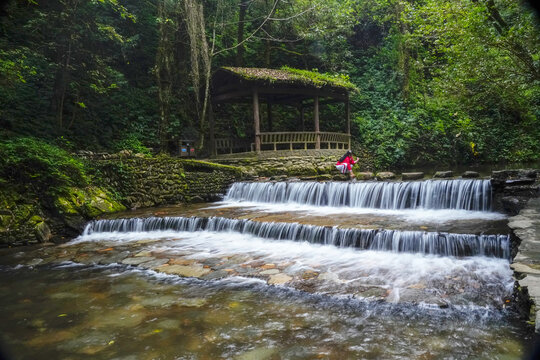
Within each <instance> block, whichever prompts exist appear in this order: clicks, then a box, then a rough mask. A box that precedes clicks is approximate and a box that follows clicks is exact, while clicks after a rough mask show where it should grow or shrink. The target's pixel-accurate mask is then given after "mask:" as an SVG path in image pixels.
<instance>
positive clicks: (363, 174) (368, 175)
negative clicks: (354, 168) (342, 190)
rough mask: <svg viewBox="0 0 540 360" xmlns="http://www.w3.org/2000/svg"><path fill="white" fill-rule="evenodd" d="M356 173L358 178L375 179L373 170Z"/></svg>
mask: <svg viewBox="0 0 540 360" xmlns="http://www.w3.org/2000/svg"><path fill="white" fill-rule="evenodd" d="M354 175H356V179H357V180H373V179H374V178H375V175H373V173H372V172H371V171H365V172H359V173H354Z"/></svg>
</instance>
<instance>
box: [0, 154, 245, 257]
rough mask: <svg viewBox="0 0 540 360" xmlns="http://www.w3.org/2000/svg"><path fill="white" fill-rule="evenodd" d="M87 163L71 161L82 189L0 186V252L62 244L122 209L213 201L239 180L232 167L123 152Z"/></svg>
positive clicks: (83, 159) (237, 171) (239, 174)
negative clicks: (80, 172) (78, 169)
mask: <svg viewBox="0 0 540 360" xmlns="http://www.w3.org/2000/svg"><path fill="white" fill-rule="evenodd" d="M89 160H91V159H90V158H87V157H84V156H83V157H79V158H78V159H77V160H74V161H78V162H81V164H84V165H77V166H79V167H81V168H82V167H83V166H84V172H85V173H83V175H84V177H85V180H86V181H85V182H84V183H80V184H74V185H72V186H66V185H64V186H61V187H58V189H50V188H45V189H42V188H41V187H37V186H32V183H31V182H30V183H29V184H16V183H10V182H2V183H0V207H1V210H0V246H2V247H6V246H21V245H32V244H37V243H44V242H49V241H52V242H55V243H62V242H65V241H68V240H70V239H72V238H73V237H75V236H77V235H79V234H80V233H81V231H82V229H83V227H84V225H85V224H86V223H87V222H88V221H90V220H92V219H95V218H97V217H101V216H104V215H106V214H111V213H114V212H118V211H124V210H127V209H136V208H140V207H153V206H160V205H165V204H178V203H191V202H203V201H215V200H217V199H219V197H220V196H222V195H223V194H224V193H225V191H226V190H227V188H228V186H229V185H230V184H231V183H232V182H234V181H238V180H241V179H243V178H245V174H244V172H243V171H242V170H241V169H239V168H236V167H233V166H227V165H220V164H213V163H208V162H204V161H197V160H185V159H178V158H171V157H168V156H157V157H144V156H142V155H139V154H131V153H129V152H124V153H119V154H113V155H110V156H109V157H107V158H106V159H101V160H93V159H92V161H89ZM60 176H66V175H64V174H61V173H60ZM53 190H54V191H53Z"/></svg>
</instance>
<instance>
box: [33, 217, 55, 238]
mask: <svg viewBox="0 0 540 360" xmlns="http://www.w3.org/2000/svg"><path fill="white" fill-rule="evenodd" d="M34 229H35V234H36V238H37V239H38V241H39V242H47V241H49V240H50V239H51V237H52V233H51V229H50V228H49V226H48V225H47V224H46V223H45V221H42V222H39V223H37V224H36V226H35V228H34Z"/></svg>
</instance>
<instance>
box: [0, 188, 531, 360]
mask: <svg viewBox="0 0 540 360" xmlns="http://www.w3.org/2000/svg"><path fill="white" fill-rule="evenodd" d="M490 192H491V189H490V184H489V181H484V180H454V181H448V180H440V181H424V182H412V183H391V182H388V183H385V182H379V183H331V182H330V183H314V182H298V183H237V184H234V185H233V186H232V187H231V189H230V190H229V193H228V194H227V196H226V197H225V199H224V201H223V202H220V203H216V204H206V205H204V206H202V207H201V206H193V207H184V206H182V207H169V208H160V209H145V210H141V211H137V212H130V213H125V214H119V215H116V216H115V218H110V219H102V220H97V221H92V222H90V223H89V224H88V225H87V226H86V228H85V230H84V232H83V233H82V234H81V235H80V236H79V237H77V238H76V239H73V240H72V241H71V242H69V243H67V244H64V245H61V246H50V247H37V248H34V249H27V250H25V251H24V252H23V251H20V249H6V250H3V251H2V252H0V278H1V281H0V299H1V300H0V301H1V303H2V306H1V307H0V309H1V310H0V313H1V315H2V319H3V320H4V321H2V322H0V332H1V333H2V334H3V342H4V348H5V349H6V351H7V352H8V353H9V354H8V355H11V356H12V357H13V358H16V359H35V358H47V359H48V358H62V359H84V358H92V359H217V358H226V359H229V358H236V359H313V358H323V359H337V358H340V359H363V358H373V359H378V358H388V359H410V358H413V359H435V358H437V359H438V358H458V359H459V358H484V359H496V358H499V359H519V358H521V357H522V356H523V354H524V352H525V349H526V347H527V344H528V343H529V342H530V341H531V340H530V334H529V332H528V329H527V328H526V326H525V324H524V323H523V322H521V321H519V320H517V316H516V314H515V313H513V312H512V310H510V307H508V305H511V304H512V298H511V295H512V288H513V279H512V271H511V269H510V267H509V261H510V239H509V237H508V233H507V232H508V230H507V229H506V227H505V216H504V215H502V214H498V213H495V212H493V211H491V210H490V207H491V194H490Z"/></svg>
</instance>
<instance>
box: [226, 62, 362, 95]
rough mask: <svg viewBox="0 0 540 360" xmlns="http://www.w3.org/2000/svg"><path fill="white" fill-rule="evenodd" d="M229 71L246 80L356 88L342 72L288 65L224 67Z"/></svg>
mask: <svg viewBox="0 0 540 360" xmlns="http://www.w3.org/2000/svg"><path fill="white" fill-rule="evenodd" d="M221 69H223V70H226V71H228V72H231V73H233V74H234V75H237V76H239V77H241V78H242V79H244V80H248V81H254V82H269V83H276V84H291V85H302V86H308V87H314V88H322V87H332V88H338V89H344V90H347V91H352V90H356V86H354V84H352V83H351V82H350V81H349V77H348V76H346V75H342V74H337V75H335V74H328V73H319V72H316V71H309V70H300V69H294V68H290V67H287V66H284V67H282V68H281V69H266V68H245V67H223V68H221Z"/></svg>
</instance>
